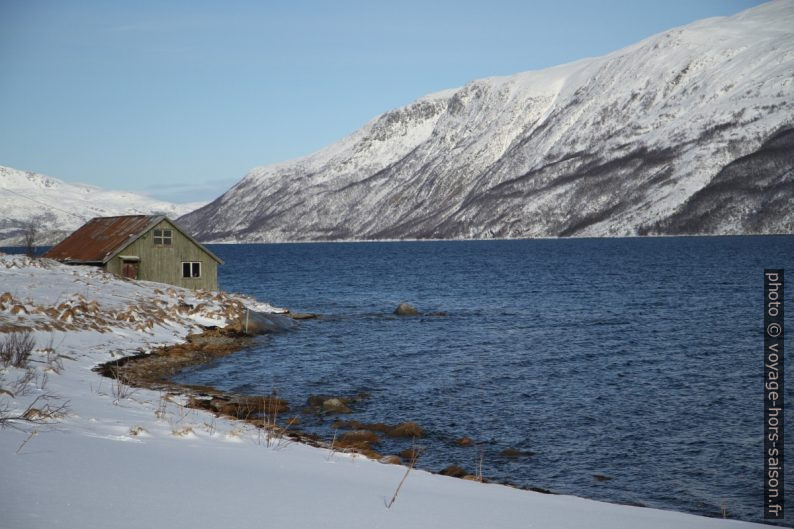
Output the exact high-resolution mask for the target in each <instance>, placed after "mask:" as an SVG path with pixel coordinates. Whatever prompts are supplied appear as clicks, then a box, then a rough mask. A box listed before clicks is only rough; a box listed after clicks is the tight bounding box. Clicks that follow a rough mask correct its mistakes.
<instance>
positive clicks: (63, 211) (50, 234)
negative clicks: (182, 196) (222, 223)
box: [0, 166, 202, 246]
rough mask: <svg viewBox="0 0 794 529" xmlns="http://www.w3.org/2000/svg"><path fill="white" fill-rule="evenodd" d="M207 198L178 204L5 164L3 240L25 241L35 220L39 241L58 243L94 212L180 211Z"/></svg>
mask: <svg viewBox="0 0 794 529" xmlns="http://www.w3.org/2000/svg"><path fill="white" fill-rule="evenodd" d="M201 205H202V204H201V203H193V204H173V203H170V202H163V201H160V200H155V199H153V198H150V197H146V196H143V195H138V194H136V193H130V192H126V191H108V190H104V189H100V188H98V187H93V186H88V185H82V184H70V183H66V182H64V181H62V180H58V179H57V178H52V177H49V176H44V175H42V174H38V173H32V172H30V171H19V170H16V169H12V168H10V167H3V166H0V246H20V245H22V244H23V232H24V231H25V230H26V229H27V227H29V226H34V227H35V228H36V231H37V236H36V244H37V245H39V246H42V245H48V244H53V243H55V242H58V241H60V240H61V239H63V238H64V237H65V236H66V235H68V234H69V233H71V232H72V231H74V230H75V229H77V228H78V227H80V226H82V225H83V224H84V223H85V222H86V221H87V220H88V219H90V218H92V217H108V216H114V215H159V214H162V215H168V216H169V217H171V218H176V217H178V216H179V215H184V214H185V213H187V212H189V211H192V210H193V209H196V208H197V207H199V206H201Z"/></svg>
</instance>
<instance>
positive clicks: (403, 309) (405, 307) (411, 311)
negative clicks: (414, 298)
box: [394, 303, 419, 316]
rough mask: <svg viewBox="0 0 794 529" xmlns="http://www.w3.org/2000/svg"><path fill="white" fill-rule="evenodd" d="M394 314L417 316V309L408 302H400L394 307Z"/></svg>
mask: <svg viewBox="0 0 794 529" xmlns="http://www.w3.org/2000/svg"><path fill="white" fill-rule="evenodd" d="M394 314H396V315H397V316H418V315H419V311H418V310H416V307H414V306H413V305H411V304H409V303H400V304H399V305H397V308H396V309H394Z"/></svg>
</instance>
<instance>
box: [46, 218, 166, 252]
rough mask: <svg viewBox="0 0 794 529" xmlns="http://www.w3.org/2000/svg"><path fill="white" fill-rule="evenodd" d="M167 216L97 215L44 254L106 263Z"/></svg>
mask: <svg viewBox="0 0 794 529" xmlns="http://www.w3.org/2000/svg"><path fill="white" fill-rule="evenodd" d="M164 218H165V217H164V216H162V215H157V216H149V215H127V216H124V217H96V218H93V219H91V220H89V221H88V222H86V223H85V224H83V226H82V227H80V228H79V229H78V230H77V231H75V232H74V233H72V234H71V235H69V236H68V237H67V238H66V239H64V240H63V241H61V242H60V243H58V244H57V245H56V246H54V247H52V248H51V249H50V251H48V252H47V253H45V254H44V257H49V258H50V259H57V260H59V261H69V262H72V263H105V262H107V261H108V260H109V259H110V258H112V257H113V255H115V254H116V253H117V252H119V251H121V250H123V249H124V248H125V247H127V246H128V245H129V244H130V243H131V242H132V241H134V240H135V239H137V238H138V237H140V236H141V235H143V234H144V233H146V232H147V231H148V230H149V228H150V227H151V226H153V225H154V224H157V223H158V222H160V221H161V220H163V219H164Z"/></svg>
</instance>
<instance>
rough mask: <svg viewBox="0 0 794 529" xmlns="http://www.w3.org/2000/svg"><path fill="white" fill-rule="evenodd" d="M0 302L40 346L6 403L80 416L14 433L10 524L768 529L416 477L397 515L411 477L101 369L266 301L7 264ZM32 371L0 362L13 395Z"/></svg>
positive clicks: (6, 467)
mask: <svg viewBox="0 0 794 529" xmlns="http://www.w3.org/2000/svg"><path fill="white" fill-rule="evenodd" d="M0 295H2V296H4V297H3V298H0V333H6V334H5V335H3V334H0V340H3V338H5V336H7V335H8V334H7V333H10V332H12V331H14V330H19V329H23V328H27V329H32V330H33V335H34V337H35V339H36V341H37V345H36V348H35V349H34V351H33V352H32V356H31V360H32V361H31V365H32V366H34V367H33V369H32V371H33V374H34V376H35V379H34V383H33V384H32V386H31V388H30V391H29V392H28V394H26V395H15V397H14V398H11V397H10V396H9V395H7V394H2V393H0V409H2V404H6V405H8V411H7V413H11V414H13V413H15V412H17V413H18V412H21V411H23V410H24V409H25V408H26V407H27V406H28V405H29V404H30V402H31V401H32V400H33V399H35V398H36V397H37V396H41V395H45V394H46V395H49V396H51V397H53V398H54V399H57V402H59V403H62V404H68V408H69V410H68V412H67V413H66V414H65V415H64V416H63V417H61V418H60V419H59V420H58V421H57V422H56V423H55V424H53V425H49V426H48V425H38V426H35V425H29V424H28V425H26V424H24V423H15V424H13V425H11V427H7V428H5V429H3V430H2V431H0V461H2V464H1V465H0V468H2V479H0V513H2V514H1V515H0V527H3V528H9V529H17V528H18V529H22V528H26V529H28V528H30V529H32V528H47V529H52V528H58V527H64V528H74V527H80V528H93V527H96V528H103V529H107V528H121V527H172V528H178V527H185V528H191V529H195V528H198V527H280V526H284V527H292V528H302V527H307V528H308V527H312V528H316V527H345V528H352V527H367V528H370V527H382V528H391V527H394V528H401V529H403V528H408V527H456V528H467V527H499V528H507V527H521V528H532V527H538V528H545V529H554V528H572V529H573V528H582V527H589V528H601V527H603V528H610V529H621V528H626V529H629V528H659V529H662V528H665V529H667V528H672V527H691V528H712V527H728V528H731V527H735V528H739V527H760V525H757V524H749V523H742V522H735V521H730V520H720V519H713V518H703V517H698V516H692V515H687V514H682V513H676V512H670V511H659V510H654V509H645V508H638V507H628V506H621V505H613V504H608V503H601V502H596V501H590V500H585V499H581V498H575V497H571V496H553V495H543V494H539V493H534V492H526V491H521V490H517V489H513V488H509V487H506V486H501V485H484V484H480V483H474V482H470V481H464V480H460V479H455V478H449V477H445V476H439V475H433V474H429V473H427V472H424V471H418V470H414V471H411V473H410V475H409V476H408V478H407V480H406V482H405V484H404V485H403V487H402V489H401V490H400V494H399V497H398V498H397V500H396V502H395V503H394V505H393V506H392V507H391V508H390V509H387V508H386V506H385V504H386V501H388V499H389V498H391V496H392V495H393V494H394V491H395V488H396V487H397V484H398V483H399V482H400V480H401V479H402V477H403V475H404V474H405V468H404V467H400V466H395V465H386V464H381V463H378V462H375V461H371V460H368V459H364V458H362V457H360V456H353V455H348V454H340V453H332V452H329V451H328V450H324V449H319V448H312V447H308V446H304V445H299V444H295V443H288V442H286V441H279V440H274V439H268V438H266V437H264V436H263V434H262V432H261V430H258V429H257V428H255V427H253V426H251V425H248V424H244V423H240V422H236V421H230V420H225V419H221V418H217V417H215V416H213V415H212V414H210V413H207V412H203V411H200V410H195V409H189V408H186V407H183V406H182V404H183V399H182V398H181V397H179V396H174V395H168V394H165V393H158V392H156V391H150V390H144V389H133V388H127V387H122V386H121V385H119V384H117V383H115V382H113V381H111V380H109V379H105V378H103V377H101V376H100V375H98V374H96V373H95V372H93V371H92V368H93V367H95V366H96V365H97V364H100V363H103V362H106V361H108V360H111V359H113V358H118V357H120V356H126V355H130V354H133V353H137V352H140V351H146V350H150V349H151V348H153V347H155V346H158V345H163V344H169V343H175V342H179V341H182V340H183V339H184V338H185V336H186V335H187V334H188V333H191V332H195V331H197V330H198V329H200V327H199V326H200V325H224V324H225V323H226V320H227V318H228V317H229V316H230V314H232V313H233V312H234V311H236V310H240V307H241V306H244V305H245V304H246V303H250V304H251V305H253V304H254V300H251V299H248V298H242V297H240V296H233V295H225V294H219V293H211V292H192V291H188V290H184V289H179V288H174V287H168V286H164V285H159V284H156V283H149V282H141V281H128V280H120V279H117V278H114V277H112V276H109V275H106V274H103V273H101V272H99V271H97V270H95V269H90V268H85V267H66V266H63V265H60V264H58V263H55V262H53V261H48V260H31V259H28V258H24V257H11V256H4V255H0ZM263 306H264V305H257V306H256V308H257V310H261V309H262V308H263ZM54 355H57V360H56V361H53V356H54ZM0 366H2V364H0ZM19 372H20V370H19V369H14V368H11V367H5V368H3V367H0V387H3V384H4V383H8V381H9V380H11V379H12V378H14V377H15V376H17V375H18V374H19ZM44 382H46V383H44ZM40 385H43V386H44V388H43V389H41V388H40V387H39V386H40ZM759 508H760V506H759Z"/></svg>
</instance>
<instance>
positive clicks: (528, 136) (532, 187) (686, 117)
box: [181, 0, 794, 241]
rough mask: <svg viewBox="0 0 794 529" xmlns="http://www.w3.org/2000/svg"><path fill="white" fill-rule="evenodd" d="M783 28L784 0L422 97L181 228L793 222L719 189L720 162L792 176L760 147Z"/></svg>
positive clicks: (436, 233) (789, 94)
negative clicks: (711, 200) (746, 161)
mask: <svg viewBox="0 0 794 529" xmlns="http://www.w3.org/2000/svg"><path fill="white" fill-rule="evenodd" d="M792 26H794V2H791V1H786V0H778V1H775V2H770V3H768V4H764V5H762V6H759V7H756V8H753V9H750V10H748V11H745V12H743V13H740V14H738V15H734V16H731V17H720V18H710V19H706V20H702V21H698V22H695V23H694V24H690V25H688V26H683V27H680V28H674V29H671V30H669V31H665V32H662V33H660V34H658V35H654V36H652V37H649V38H647V39H644V40H643V41H641V42H638V43H636V44H634V45H632V46H628V47H626V48H624V49H621V50H618V51H615V52H613V53H610V54H608V55H605V56H602V57H595V58H589V59H583V60H580V61H576V62H573V63H569V64H565V65H560V66H556V67H553V68H548V69H544V70H537V71H528V72H522V73H519V74H515V75H511V76H503V77H491V78H486V79H479V80H475V81H472V82H470V83H467V84H466V85H465V86H463V87H460V88H457V89H451V90H445V91H442V92H437V93H434V94H430V95H428V96H425V97H423V98H420V99H418V100H417V101H415V102H413V103H411V104H409V105H406V106H404V107H401V108H397V109H394V110H391V111H388V112H386V113H384V114H382V115H380V116H378V117H376V118H375V119H373V120H372V121H370V122H369V123H367V124H366V125H365V126H364V127H362V128H361V129H359V130H358V131H356V132H354V133H353V134H351V135H350V136H348V137H347V138H344V139H343V140H341V141H340V142H337V143H335V144H333V145H330V146H328V147H326V148H325V149H322V150H320V151H318V152H316V153H314V154H312V155H309V156H307V157H304V158H301V159H298V160H293V161H290V162H285V163H281V164H276V165H271V166H263V167H257V168H255V169H253V170H252V171H251V172H250V173H249V174H248V175H247V176H246V177H245V178H243V179H242V180H241V181H240V182H239V183H238V184H237V185H235V186H234V187H232V188H231V189H230V190H229V191H228V192H227V193H225V194H224V195H223V196H222V197H220V198H219V199H218V200H216V201H215V202H213V203H211V204H209V205H207V206H206V207H204V208H202V209H200V210H197V211H196V212H193V213H191V214H190V215H187V216H185V217H183V218H182V219H181V220H182V221H183V222H184V223H185V224H186V225H187V226H188V227H189V229H191V230H193V231H194V232H195V233H197V234H198V235H199V237H201V238H202V239H203V240H223V241H283V240H329V239H380V238H470V237H476V238H483V237H536V236H570V235H582V236H585V235H586V236H609V235H636V234H641V233H671V231H670V230H672V229H673V228H672V226H677V228H675V231H673V232H675V233H746V232H780V231H787V230H790V229H791V224H792V221H791V219H790V216H791V215H792V214H791V213H789V214H788V215H789V217H785V218H782V219H778V220H776V221H772V220H770V219H766V220H763V219H761V216H763V215H761V213H759V211H757V210H758V209H759V208H758V207H756V208H755V209H753V208H751V207H747V208H742V207H738V206H737V207H734V206H736V203H743V204H745V205H747V204H753V205H757V204H761V203H763V201H764V200H767V199H769V197H767V196H766V195H767V194H768V193H770V192H771V191H770V190H769V189H766V188H764V189H761V190H756V191H753V192H752V193H750V192H749V191H746V190H745V191H740V190H739V189H738V188H737V189H736V190H735V191H736V194H735V198H734V199H729V198H726V197H725V196H723V195H721V194H719V193H716V192H713V191H714V189H712V188H713V187H714V186H717V185H718V184H719V185H725V182H726V181H725V180H724V178H723V177H724V176H725V171H728V172H729V173H730V174H731V175H733V176H731V178H730V179H729V180H730V181H731V182H732V184H731V185H732V186H734V185H738V183H737V182H738V181H737V180H736V178H737V177H736V174H737V171H739V172H741V171H745V173H742V178H743V179H744V180H753V179H757V178H758V177H759V175H761V174H766V172H768V171H771V172H772V173H774V175H775V177H774V178H773V179H772V181H771V183H770V184H769V185H773V184H775V183H781V182H787V181H788V180H787V179H788V178H790V177H789V176H786V175H787V173H786V170H787V168H789V167H790V166H791V164H792V160H791V158H792V155H790V154H789V155H788V156H786V155H781V154H780V152H779V151H777V150H776V149H775V148H772V147H771V146H772V145H773V144H774V145H778V144H779V142H780V141H783V142H785V141H788V140H786V139H785V138H788V136H786V135H785V134H784V135H783V139H782V140H781V139H780V137H779V136H778V135H779V134H781V133H783V132H785V131H786V130H788V129H789V128H791V127H792V126H794V108H792V104H793V102H794V74H793V73H792V72H794V33H792V32H791V30H790V28H791V27H792ZM774 138H778V140H775V141H777V143H775V142H774V141H773V139H774ZM770 142H771V143H770ZM791 152H794V150H792V151H791ZM748 156H750V157H755V158H754V160H755V161H754V162H753V164H751V165H741V164H739V165H736V164H737V163H738V162H739V161H740V160H742V159H743V158H745V157H748ZM721 175H722V176H721ZM720 182H722V183H721V184H720ZM786 189H791V187H787V188H786ZM715 193H716V194H715ZM786 193H790V192H788V191H787V192H786ZM704 196H713V197H717V196H719V197H720V198H719V200H720V202H719V203H715V204H713V206H714V207H713V208H712V209H711V210H709V211H710V213H709V214H708V215H710V217H709V218H708V219H706V218H703V216H702V215H701V214H700V213H699V214H698V215H700V216H697V218H691V219H689V220H688V221H687V220H685V219H683V217H681V218H679V217H680V216H681V215H685V214H686V212H687V211H690V209H691V208H690V206H691V205H692V204H691V201H692V200H695V199H696V197H701V198H699V199H697V200H702V197H704ZM786 196H788V195H786ZM715 199H716V198H715ZM726 200H727V201H728V202H730V204H729V203H728V202H725V201H726ZM731 200H732V201H733V202H731ZM783 200H788V198H785V197H784V198H783ZM230 206H233V207H230ZM703 207H705V206H703ZM754 207H755V206H754ZM759 207H760V206H759ZM728 209H730V210H731V211H733V213H731V214H730V215H725V214H723V211H727V210H728ZM760 209H761V210H763V207H761V208H760ZM698 211H701V213H703V211H702V208H701V209H699V210H698ZM740 211H744V213H741V214H739V213H737V212H740ZM787 211H794V208H789V209H788V210H787ZM674 218H678V219H679V221H676V222H668V221H670V220H671V219H674Z"/></svg>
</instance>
